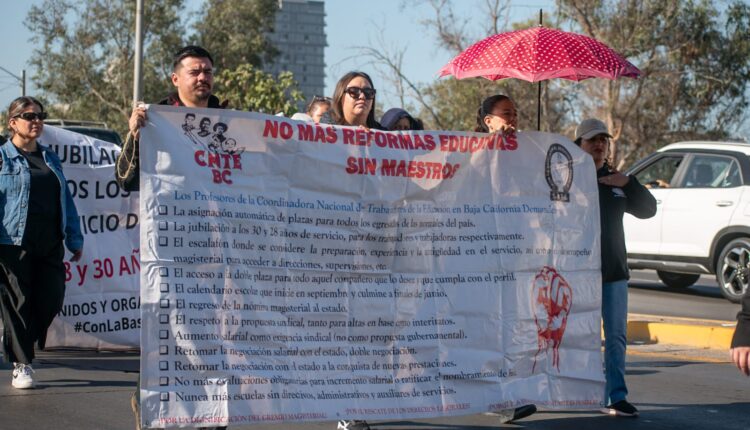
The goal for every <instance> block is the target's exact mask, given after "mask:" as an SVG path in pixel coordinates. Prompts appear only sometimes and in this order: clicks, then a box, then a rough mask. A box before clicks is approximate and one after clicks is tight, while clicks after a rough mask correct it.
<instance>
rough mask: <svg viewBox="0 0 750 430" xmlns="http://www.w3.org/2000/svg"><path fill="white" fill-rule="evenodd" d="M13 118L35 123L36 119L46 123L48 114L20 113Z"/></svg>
mask: <svg viewBox="0 0 750 430" xmlns="http://www.w3.org/2000/svg"><path fill="white" fill-rule="evenodd" d="M13 118H21V119H22V120H25V121H34V120H35V119H38V120H39V121H44V120H45V119H47V112H24V113H19V114H18V115H16V116H14V117H13Z"/></svg>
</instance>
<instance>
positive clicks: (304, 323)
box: [140, 106, 603, 427]
mask: <svg viewBox="0 0 750 430" xmlns="http://www.w3.org/2000/svg"><path fill="white" fill-rule="evenodd" d="M140 154H141V220H142V222H141V237H140V240H141V256H142V260H141V268H142V272H141V297H142V300H143V303H142V307H141V309H142V319H143V331H142V361H141V372H142V375H141V378H142V391H141V395H142V414H143V420H144V422H145V424H147V425H148V426H150V427H170V426H206V425H226V424H230V425H232V424H248V423H259V422H276V421H279V422H280V421H312V420H337V419H344V418H346V419H402V418H424V417H432V416H441V415H459V414H473V413H479V412H485V411H488V410H495V409H499V408H507V407H513V406H516V405H522V404H528V403H534V404H537V405H539V406H542V407H547V408H591V407H595V406H598V405H599V402H600V401H601V398H602V393H603V383H602V381H603V374H602V365H601V355H600V343H601V340H600V339H601V337H600V302H601V275H600V255H599V254H600V252H599V249H600V246H599V237H598V236H599V233H598V232H599V211H598V196H597V185H596V178H595V171H594V167H593V162H592V160H591V157H590V156H588V155H586V154H585V153H583V152H582V151H580V150H579V149H578V148H577V147H576V146H575V145H574V144H573V143H572V142H570V141H569V140H567V139H565V138H564V137H561V136H558V135H553V134H545V133H537V132H529V133H518V134H511V135H505V136H502V135H487V134H476V133H455V132H413V133H412V132H381V131H375V130H365V129H358V128H352V127H338V126H331V125H315V124H310V123H303V122H297V121H292V120H289V119H286V118H280V117H272V116H267V115H261V114H255V113H247V112H237V111H223V110H201V109H192V110H190V109H185V108H174V107H164V106H151V107H150V108H149V110H148V124H147V126H146V127H145V128H144V129H143V130H142V141H141V146H140Z"/></svg>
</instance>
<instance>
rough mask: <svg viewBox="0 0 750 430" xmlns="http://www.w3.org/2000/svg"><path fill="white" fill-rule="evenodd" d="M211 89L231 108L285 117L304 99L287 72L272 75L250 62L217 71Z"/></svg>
mask: <svg viewBox="0 0 750 430" xmlns="http://www.w3.org/2000/svg"><path fill="white" fill-rule="evenodd" d="M215 92H216V94H218V95H219V97H220V98H222V99H226V100H228V101H229V106H231V107H232V108H234V109H240V110H249V111H254V112H265V113H269V114H276V113H278V112H283V113H284V115H287V116H289V115H292V114H293V113H295V112H297V103H298V102H300V101H302V100H304V96H303V95H302V92H301V91H299V90H298V89H297V83H296V82H295V81H294V78H293V77H292V74H291V73H290V72H282V73H280V74H279V76H273V75H271V74H269V73H265V72H263V71H262V70H259V69H257V68H255V67H253V66H252V65H250V64H242V65H240V66H238V67H237V68H236V69H233V70H223V71H221V72H219V75H218V76H217V77H216V88H215Z"/></svg>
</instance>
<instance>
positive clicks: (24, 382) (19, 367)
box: [12, 363, 34, 390]
mask: <svg viewBox="0 0 750 430" xmlns="http://www.w3.org/2000/svg"><path fill="white" fill-rule="evenodd" d="M32 373H34V369H33V368H32V367H31V365H30V364H23V363H15V368H14V369H13V382H12V385H13V388H18V389H19V390H26V389H29V388H34V378H33V377H32V376H31V374H32Z"/></svg>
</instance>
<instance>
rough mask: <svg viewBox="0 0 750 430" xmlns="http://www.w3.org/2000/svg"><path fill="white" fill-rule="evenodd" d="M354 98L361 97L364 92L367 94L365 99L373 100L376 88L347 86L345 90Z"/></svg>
mask: <svg viewBox="0 0 750 430" xmlns="http://www.w3.org/2000/svg"><path fill="white" fill-rule="evenodd" d="M344 91H345V92H346V93H347V94H349V96H350V97H351V98H353V99H354V100H357V99H359V96H361V95H362V94H364V95H365V100H372V99H374V98H375V92H376V91H375V88H359V87H347V89H345V90H344Z"/></svg>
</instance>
